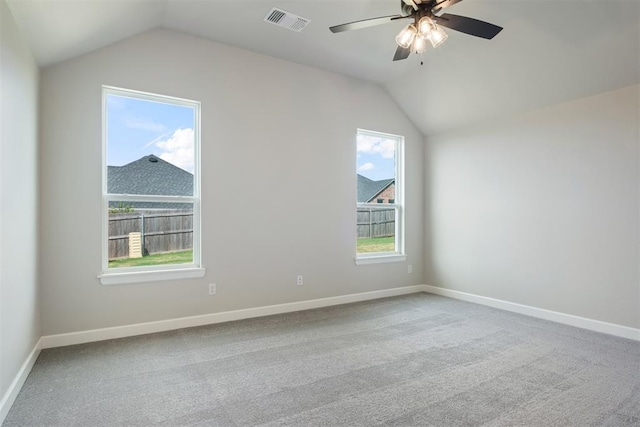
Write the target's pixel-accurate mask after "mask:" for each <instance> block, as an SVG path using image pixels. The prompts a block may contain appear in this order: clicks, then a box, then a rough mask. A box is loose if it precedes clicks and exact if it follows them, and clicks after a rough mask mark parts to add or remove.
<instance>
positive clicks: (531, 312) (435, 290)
mask: <svg viewBox="0 0 640 427" xmlns="http://www.w3.org/2000/svg"><path fill="white" fill-rule="evenodd" d="M423 289H424V291H425V292H428V293H432V294H436V295H442V296H445V297H450V298H454V299H459V300H462V301H469V302H473V303H476V304H482V305H487V306H489V307H494V308H499V309H501V310H506V311H511V312H514V313H519V314H525V315H527V316H531V317H537V318H538V319H544V320H551V321H552V322H557V323H562V324H565V325H570V326H575V327H578V328H582V329H588V330H590V331H595V332H602V333H605V334H609V335H615V336H617V337H622V338H627V339H630V340H635V341H640V329H635V328H630V327H628V326H622V325H616V324H614V323H607V322H601V321H599V320H593V319H587V318H585V317H579V316H573V315H571V314H565V313H559V312H557V311H551V310H545V309H543V308H537V307H531V306H528V305H522V304H517V303H513V302H509V301H503V300H499V299H494V298H488V297H483V296H479V295H474V294H468V293H466V292H460V291H454V290H451V289H446V288H440V287H438V286H431V285H423Z"/></svg>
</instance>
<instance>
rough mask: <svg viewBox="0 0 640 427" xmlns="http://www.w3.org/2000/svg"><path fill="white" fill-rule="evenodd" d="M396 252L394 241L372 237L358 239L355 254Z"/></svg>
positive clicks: (387, 238)
mask: <svg viewBox="0 0 640 427" xmlns="http://www.w3.org/2000/svg"><path fill="white" fill-rule="evenodd" d="M395 250H396V240H395V237H394V236H391V237H373V238H363V239H358V245H357V253H359V254H362V253H368V252H393V251H395Z"/></svg>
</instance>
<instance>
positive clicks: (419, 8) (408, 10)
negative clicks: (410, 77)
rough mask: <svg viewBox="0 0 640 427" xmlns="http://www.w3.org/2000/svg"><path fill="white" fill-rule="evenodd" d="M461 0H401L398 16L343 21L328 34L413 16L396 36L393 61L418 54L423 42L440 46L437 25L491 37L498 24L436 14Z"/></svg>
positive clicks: (441, 38) (424, 45)
mask: <svg viewBox="0 0 640 427" xmlns="http://www.w3.org/2000/svg"><path fill="white" fill-rule="evenodd" d="M461 1H462V0H401V1H400V7H401V9H402V15H391V16H381V17H379V18H371V19H365V20H362V21H355V22H349V23H347V24H342V25H335V26H333V27H330V28H329V29H330V30H331V32H332V33H341V32H343V31H350V30H359V29H361V28H367V27H373V26H375V25H381V24H386V23H389V22H393V21H397V20H399V19H413V23H412V24H409V25H407V26H406V27H405V28H404V29H403V30H402V31H400V33H399V34H398V35H397V36H396V43H397V44H398V48H397V49H396V53H395V55H394V56H393V60H394V61H399V60H402V59H407V58H408V57H409V54H410V53H411V52H416V53H422V52H424V51H425V50H426V49H427V43H431V45H432V46H433V47H438V46H440V45H441V44H442V43H443V42H444V41H445V40H446V39H447V37H448V36H447V33H445V32H444V30H443V29H442V28H441V27H446V28H450V29H452V30H456V31H460V32H462V33H465V34H470V35H472V36H476V37H482V38H484V39H489V40H490V39H492V38H494V37H495V36H496V35H497V34H498V33H499V32H500V31H502V27H499V26H497V25H494V24H490V23H488V22H484V21H480V20H478V19H474V18H468V17H466V16H460V15H452V14H450V13H443V14H442V15H436V14H437V13H439V12H440V11H441V10H442V9H446V8H448V7H450V6H453V5H454V4H456V3H458V2H461Z"/></svg>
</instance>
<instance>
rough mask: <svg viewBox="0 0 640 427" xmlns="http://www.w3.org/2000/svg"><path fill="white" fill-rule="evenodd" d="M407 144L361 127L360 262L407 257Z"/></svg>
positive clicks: (358, 141) (358, 140) (358, 161)
mask: <svg viewBox="0 0 640 427" xmlns="http://www.w3.org/2000/svg"><path fill="white" fill-rule="evenodd" d="M403 144H404V138H403V137H401V136H397V135H389V134H384V133H379V132H372V131H366V130H360V129H359V130H358V134H357V138H356V146H357V148H356V151H357V154H356V171H357V173H356V176H357V193H358V194H357V206H356V212H357V214H356V216H357V225H356V228H357V237H356V240H357V243H356V264H369V263H376V262H391V261H404V260H406V255H405V254H404V206H403V203H404V202H403V178H404V175H403V155H402V153H403ZM380 204H384V206H380Z"/></svg>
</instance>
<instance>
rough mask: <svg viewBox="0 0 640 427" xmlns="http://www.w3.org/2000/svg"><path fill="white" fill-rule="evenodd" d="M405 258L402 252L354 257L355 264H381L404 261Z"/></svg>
mask: <svg viewBox="0 0 640 427" xmlns="http://www.w3.org/2000/svg"><path fill="white" fill-rule="evenodd" d="M406 260H407V256H406V255H403V254H390V255H369V256H359V257H356V259H355V261H356V265H367V264H383V263H386V262H404V261H406Z"/></svg>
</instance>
